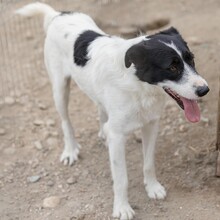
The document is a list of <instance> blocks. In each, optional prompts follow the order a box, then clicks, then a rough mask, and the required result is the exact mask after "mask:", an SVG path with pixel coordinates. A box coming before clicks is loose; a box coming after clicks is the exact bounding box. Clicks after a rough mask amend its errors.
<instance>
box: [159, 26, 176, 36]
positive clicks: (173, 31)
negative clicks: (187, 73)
mask: <svg viewBox="0 0 220 220" xmlns="http://www.w3.org/2000/svg"><path fill="white" fill-rule="evenodd" d="M160 34H166V35H176V34H178V35H179V34H180V33H179V32H178V30H177V29H176V28H174V27H170V28H169V29H167V30H164V31H161V32H160Z"/></svg>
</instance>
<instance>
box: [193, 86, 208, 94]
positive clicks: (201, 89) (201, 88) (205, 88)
mask: <svg viewBox="0 0 220 220" xmlns="http://www.w3.org/2000/svg"><path fill="white" fill-rule="evenodd" d="M208 92H209V87H208V86H199V87H198V88H197V90H196V94H197V95H198V96H199V97H202V96H204V95H206V94H207V93H208Z"/></svg>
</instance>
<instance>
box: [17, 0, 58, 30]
mask: <svg viewBox="0 0 220 220" xmlns="http://www.w3.org/2000/svg"><path fill="white" fill-rule="evenodd" d="M15 13H16V14H19V15H22V16H25V17H32V16H34V15H43V16H44V31H45V33H46V32H47V28H48V26H49V24H50V22H51V21H52V19H53V18H54V17H55V16H57V15H58V14H59V12H57V11H55V10H54V9H53V8H52V7H50V6H49V5H47V4H44V3H40V2H35V3H31V4H28V5H25V6H24V7H22V8H20V9H18V10H16V11H15Z"/></svg>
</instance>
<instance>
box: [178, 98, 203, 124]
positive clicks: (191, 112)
mask: <svg viewBox="0 0 220 220" xmlns="http://www.w3.org/2000/svg"><path fill="white" fill-rule="evenodd" d="M181 100H182V102H183V105H184V112H185V117H186V118H187V119H188V121H190V122H193V123H195V122H198V121H200V111H199V106H198V104H197V102H196V101H193V100H189V99H186V98H183V97H181Z"/></svg>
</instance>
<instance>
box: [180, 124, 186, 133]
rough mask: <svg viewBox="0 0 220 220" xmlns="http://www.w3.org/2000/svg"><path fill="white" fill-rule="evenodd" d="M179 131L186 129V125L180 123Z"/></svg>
mask: <svg viewBox="0 0 220 220" xmlns="http://www.w3.org/2000/svg"><path fill="white" fill-rule="evenodd" d="M179 131H180V132H185V131H187V128H186V126H184V125H180V127H179Z"/></svg>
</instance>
